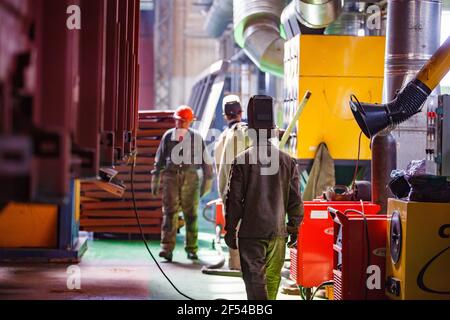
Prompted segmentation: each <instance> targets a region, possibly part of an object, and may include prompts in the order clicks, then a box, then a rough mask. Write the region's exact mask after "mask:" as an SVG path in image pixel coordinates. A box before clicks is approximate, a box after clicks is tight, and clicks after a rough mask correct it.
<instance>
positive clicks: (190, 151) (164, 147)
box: [152, 129, 213, 179]
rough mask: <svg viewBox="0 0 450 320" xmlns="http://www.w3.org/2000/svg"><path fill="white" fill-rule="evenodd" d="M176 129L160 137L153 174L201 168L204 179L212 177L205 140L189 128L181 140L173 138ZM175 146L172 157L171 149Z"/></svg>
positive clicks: (210, 162) (210, 159)
mask: <svg viewBox="0 0 450 320" xmlns="http://www.w3.org/2000/svg"><path fill="white" fill-rule="evenodd" d="M175 135H176V129H171V130H168V131H167V132H166V134H165V135H164V136H163V137H162V139H161V143H160V145H159V147H158V151H157V152H156V157H155V169H154V170H153V171H152V174H153V175H159V174H160V173H161V172H162V171H177V170H179V169H182V170H193V169H202V170H203V176H204V178H205V179H212V178H213V167H212V163H213V161H212V158H211V157H210V155H209V153H208V152H207V150H206V145H205V142H204V140H203V138H202V136H201V135H200V133H199V132H197V131H196V130H194V129H189V130H188V133H186V135H185V137H184V139H183V141H182V142H179V141H177V140H176V139H175ZM175 148H177V149H176V150H175V151H176V152H175V154H177V155H179V158H178V159H175V158H173V157H172V156H173V154H172V151H174V149H175ZM205 151H206V152H205Z"/></svg>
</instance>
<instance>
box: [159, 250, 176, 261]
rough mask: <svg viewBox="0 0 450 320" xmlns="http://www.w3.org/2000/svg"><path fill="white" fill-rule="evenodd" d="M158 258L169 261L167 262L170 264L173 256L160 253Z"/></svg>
mask: <svg viewBox="0 0 450 320" xmlns="http://www.w3.org/2000/svg"><path fill="white" fill-rule="evenodd" d="M159 256H160V257H161V258H164V259H166V260H167V261H169V262H172V259H173V254H172V252H168V251H161V252H160V253H159Z"/></svg>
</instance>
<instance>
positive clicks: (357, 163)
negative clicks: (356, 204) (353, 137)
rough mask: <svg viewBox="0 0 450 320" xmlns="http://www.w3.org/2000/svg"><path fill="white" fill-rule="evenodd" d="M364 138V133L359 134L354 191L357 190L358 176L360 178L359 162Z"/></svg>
mask: <svg viewBox="0 0 450 320" xmlns="http://www.w3.org/2000/svg"><path fill="white" fill-rule="evenodd" d="M362 136H363V132H362V131H361V133H360V134H359V143H358V158H357V159H356V167H355V174H354V175H353V180H352V190H353V191H355V188H356V178H357V176H358V171H359V162H360V159H361V142H362Z"/></svg>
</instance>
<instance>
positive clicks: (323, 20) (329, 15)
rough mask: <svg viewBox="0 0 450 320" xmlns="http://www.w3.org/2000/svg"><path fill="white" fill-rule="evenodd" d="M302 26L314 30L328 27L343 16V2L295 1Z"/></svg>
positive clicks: (330, 0)
mask: <svg viewBox="0 0 450 320" xmlns="http://www.w3.org/2000/svg"><path fill="white" fill-rule="evenodd" d="M294 2H295V7H296V11H297V13H298V17H299V21H300V23H301V24H303V25H305V26H307V27H308V28H312V29H321V28H325V27H327V26H328V25H329V24H330V23H332V22H333V21H335V20H336V19H337V18H338V17H339V15H340V14H341V10H342V6H343V4H344V1H343V0H300V1H294Z"/></svg>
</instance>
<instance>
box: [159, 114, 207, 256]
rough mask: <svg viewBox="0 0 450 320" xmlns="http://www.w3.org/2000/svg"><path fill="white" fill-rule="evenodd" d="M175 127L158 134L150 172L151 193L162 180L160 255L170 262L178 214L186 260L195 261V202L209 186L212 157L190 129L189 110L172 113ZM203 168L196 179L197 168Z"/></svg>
mask: <svg viewBox="0 0 450 320" xmlns="http://www.w3.org/2000/svg"><path fill="white" fill-rule="evenodd" d="M174 118H175V124H176V127H175V128H174V129H171V130H169V131H167V132H166V134H165V135H164V136H163V137H162V140H161V143H160V145H159V148H158V151H157V153H156V159H155V169H154V170H153V171H152V175H153V178H152V186H151V188H152V194H153V195H154V196H157V195H158V194H159V190H160V183H161V181H162V202H163V208H162V211H163V223H162V230H161V252H160V254H159V256H160V257H162V258H165V259H166V260H167V261H172V259H173V251H174V249H175V244H176V235H177V230H178V215H179V213H180V212H183V215H184V219H185V221H186V245H185V250H186V252H187V257H188V259H190V260H197V259H198V256H197V252H198V219H197V217H198V212H197V211H198V205H199V200H200V197H203V196H205V195H207V194H208V193H209V192H210V191H211V188H212V181H213V167H212V160H211V158H210V157H209V155H208V152H205V150H206V145H205V142H204V140H203V138H202V137H201V135H200V134H199V133H198V132H197V131H195V130H193V129H191V128H190V126H191V124H192V122H193V121H194V120H195V116H194V112H193V110H192V109H191V108H190V107H188V106H181V107H179V108H178V109H177V110H176V112H175V115H174ZM200 169H201V170H202V171H203V177H202V179H201V180H202V182H200V177H199V172H198V171H199V170H200Z"/></svg>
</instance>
